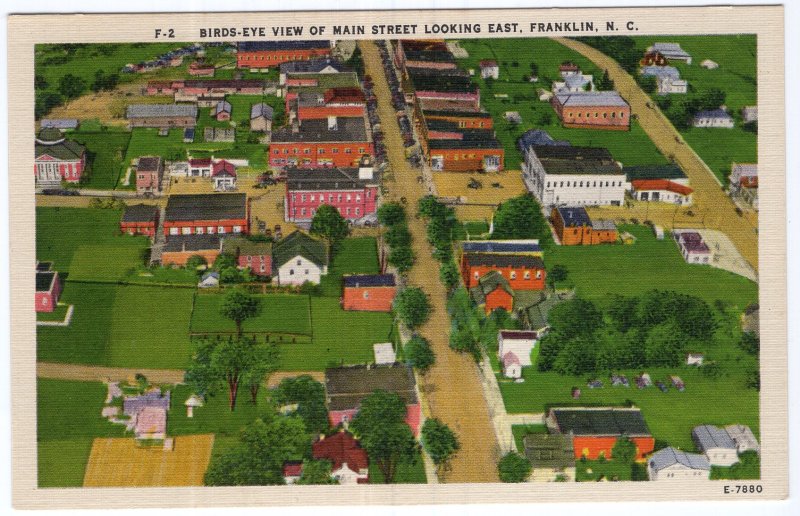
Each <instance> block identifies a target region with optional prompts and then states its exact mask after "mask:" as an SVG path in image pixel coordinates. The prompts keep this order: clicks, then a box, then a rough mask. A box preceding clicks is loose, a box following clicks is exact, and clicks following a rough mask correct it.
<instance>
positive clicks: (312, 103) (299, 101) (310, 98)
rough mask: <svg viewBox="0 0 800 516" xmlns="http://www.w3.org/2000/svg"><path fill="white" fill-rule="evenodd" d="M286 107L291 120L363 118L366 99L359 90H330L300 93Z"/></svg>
mask: <svg viewBox="0 0 800 516" xmlns="http://www.w3.org/2000/svg"><path fill="white" fill-rule="evenodd" d="M287 105H288V111H289V112H290V113H291V114H292V115H293V116H291V118H290V119H291V120H294V119H295V118H296V119H297V120H314V119H323V118H324V119H327V118H328V117H329V116H333V117H337V118H354V117H355V118H358V117H360V118H363V117H364V115H365V114H366V108H367V99H366V97H365V96H364V92H363V91H361V89H360V88H331V89H329V90H327V91H325V92H324V93H317V92H303V91H301V92H300V93H299V94H297V96H296V97H295V98H294V99H293V100H291V101H289V100H287Z"/></svg>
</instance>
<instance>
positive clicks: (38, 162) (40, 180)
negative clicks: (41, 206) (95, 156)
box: [33, 127, 86, 187]
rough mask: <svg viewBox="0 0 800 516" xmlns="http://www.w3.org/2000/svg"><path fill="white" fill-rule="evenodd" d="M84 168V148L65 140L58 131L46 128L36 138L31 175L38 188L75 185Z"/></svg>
mask: <svg viewBox="0 0 800 516" xmlns="http://www.w3.org/2000/svg"><path fill="white" fill-rule="evenodd" d="M85 168H86V148H85V147H84V146H83V145H81V144H79V143H77V142H73V141H71V140H67V139H66V138H65V137H64V136H63V135H62V133H61V131H60V130H59V129H56V128H52V127H48V128H44V129H42V130H40V131H39V134H38V135H37V136H36V157H35V160H34V165H33V174H34V177H35V178H36V184H37V185H38V186H40V187H41V186H59V185H60V184H61V181H67V182H70V183H77V182H79V181H80V180H81V175H82V174H83V170H84V169H85Z"/></svg>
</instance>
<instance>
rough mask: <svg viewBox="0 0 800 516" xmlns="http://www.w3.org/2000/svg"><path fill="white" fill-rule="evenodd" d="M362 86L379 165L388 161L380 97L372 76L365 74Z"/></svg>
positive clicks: (376, 159) (376, 163)
mask: <svg viewBox="0 0 800 516" xmlns="http://www.w3.org/2000/svg"><path fill="white" fill-rule="evenodd" d="M361 87H362V89H363V90H364V95H365V96H366V98H367V118H368V119H369V125H370V127H372V141H373V142H374V144H375V165H376V166H378V165H381V164H383V163H385V162H386V145H385V143H384V141H383V130H382V129H381V119H380V117H379V116H378V98H377V97H376V96H375V84H374V83H373V82H372V77H371V76H369V75H366V76H364V80H363V81H362V82H361Z"/></svg>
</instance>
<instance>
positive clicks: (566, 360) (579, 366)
mask: <svg viewBox="0 0 800 516" xmlns="http://www.w3.org/2000/svg"><path fill="white" fill-rule="evenodd" d="M596 356H597V341H596V340H595V339H594V338H592V337H590V336H585V335H581V336H577V337H575V338H573V339H572V340H569V341H567V342H566V343H564V346H563V347H562V348H561V351H560V352H559V354H558V357H556V359H555V362H554V363H553V370H554V371H555V372H557V373H559V374H563V375H568V376H579V375H582V374H586V373H591V372H593V371H594V370H595V364H596Z"/></svg>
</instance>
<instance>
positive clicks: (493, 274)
mask: <svg viewBox="0 0 800 516" xmlns="http://www.w3.org/2000/svg"><path fill="white" fill-rule="evenodd" d="M475 288H476V289H477V290H478V293H479V294H480V296H479V298H480V300H481V302H480V303H478V304H483V303H484V302H485V301H486V296H488V295H489V294H491V293H492V292H494V291H495V290H497V289H498V288H501V289H503V290H505V291H506V293H508V294H509V295H511V296H512V297H513V296H514V290H513V289H512V288H511V285H510V284H509V283H508V280H507V279H505V278H504V277H503V275H502V274H500V273H499V272H497V271H489V272H487V273H486V274H484V275H483V276H481V277H480V278H479V279H478V286H477V287H475Z"/></svg>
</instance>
